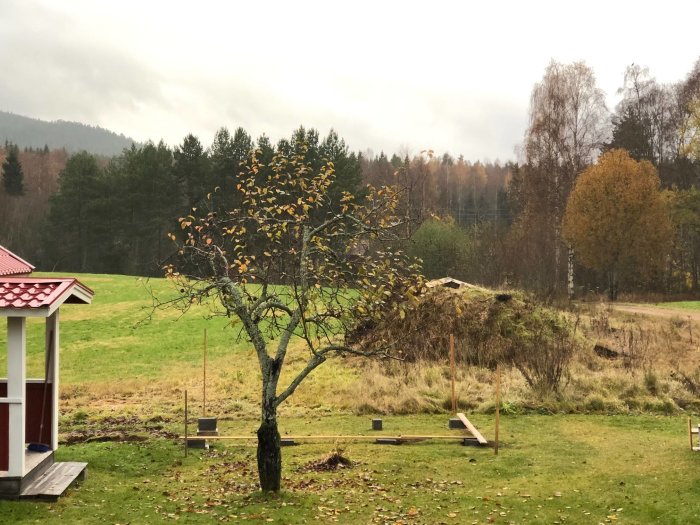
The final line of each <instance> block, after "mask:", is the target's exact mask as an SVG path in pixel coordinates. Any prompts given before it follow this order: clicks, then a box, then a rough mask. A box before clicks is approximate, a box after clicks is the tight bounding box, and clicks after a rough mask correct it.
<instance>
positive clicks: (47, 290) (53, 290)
mask: <svg viewBox="0 0 700 525" xmlns="http://www.w3.org/2000/svg"><path fill="white" fill-rule="evenodd" d="M93 295H94V292H93V291H92V290H91V289H90V288H88V287H87V286H85V285H84V284H82V283H81V282H79V281H78V280H77V279H73V278H52V277H0V309H21V310H34V309H40V308H46V309H51V308H52V307H58V306H60V305H62V304H63V303H83V304H86V303H90V301H91V300H92V296H93Z"/></svg>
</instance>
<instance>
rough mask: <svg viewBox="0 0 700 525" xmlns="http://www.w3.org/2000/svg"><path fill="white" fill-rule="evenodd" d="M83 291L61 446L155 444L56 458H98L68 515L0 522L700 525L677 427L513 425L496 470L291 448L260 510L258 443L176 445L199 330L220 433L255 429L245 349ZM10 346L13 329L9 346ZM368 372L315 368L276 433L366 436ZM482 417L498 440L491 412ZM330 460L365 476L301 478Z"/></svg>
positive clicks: (485, 455)
mask: <svg viewBox="0 0 700 525" xmlns="http://www.w3.org/2000/svg"><path fill="white" fill-rule="evenodd" d="M80 278H81V280H83V281H84V282H85V283H86V284H87V285H88V286H90V287H92V288H93V289H94V290H95V292H96V295H95V301H94V303H93V304H92V305H90V306H83V305H66V306H65V307H64V308H62V310H61V409H62V413H63V416H62V419H61V430H62V436H63V438H64V439H70V438H71V435H73V434H76V433H78V434H80V433H82V435H84V436H90V435H91V434H100V435H105V434H110V432H111V431H112V430H115V429H117V428H118V432H116V433H115V432H112V434H111V438H110V439H118V438H119V436H120V435H123V436H124V437H132V438H133V437H134V436H135V437H140V438H143V439H145V441H140V442H120V441H118V440H117V441H110V442H84V443H79V444H74V445H70V446H62V447H61V448H60V449H59V450H58V452H57V457H58V459H59V460H75V461H88V462H89V465H90V466H89V475H88V478H87V480H86V481H85V482H83V483H82V485H81V486H80V487H79V488H77V489H75V490H72V491H71V492H70V493H69V494H68V495H67V496H66V497H64V498H62V499H61V500H60V501H59V502H58V503H53V504H51V503H37V502H0V524H4V523H71V524H72V523H90V524H91V523H111V524H115V523H121V524H125V523H131V524H148V523H154V522H163V521H164V522H172V521H176V520H179V521H180V522H183V523H212V522H214V521H215V520H216V521H230V522H237V521H245V522H252V523H280V524H282V523H309V524H311V523H350V524H353V523H358V524H360V523H361V524H367V523H382V524H383V523H389V524H398V523H403V524H408V523H411V524H413V523H415V524H420V523H427V524H433V523H448V524H452V523H454V524H463V523H467V524H469V523H479V524H481V523H504V524H506V523H533V524H540V523H582V524H588V523H593V524H596V523H606V522H611V523H612V522H617V523H630V524H632V523H635V524H636V523H664V524H673V523H683V524H688V523H700V517H699V515H700V478H698V476H697V475H696V474H695V473H696V472H697V469H698V467H699V466H700V454H697V453H692V452H690V451H689V450H688V444H687V436H686V422H685V419H684V417H683V416H675V417H663V416H651V415H637V416H622V415H621V416H602V415H588V416H586V415H556V416H543V415H523V416H508V417H504V418H503V421H502V429H501V438H502V442H503V445H502V448H501V453H500V454H499V456H497V457H496V456H494V454H493V450H492V449H490V448H486V449H480V448H474V447H464V446H461V445H459V444H455V443H447V442H424V443H418V444H410V445H409V444H405V445H401V446H379V445H374V444H371V443H360V442H340V443H332V442H324V443H308V444H303V445H299V446H296V447H289V448H285V449H284V472H283V476H284V481H283V485H284V487H285V490H284V492H283V493H282V494H280V495H278V496H275V497H265V496H262V495H261V494H259V493H258V492H257V490H256V466H255V449H254V446H253V442H249V443H232V442H227V443H226V444H223V443H222V444H218V445H216V447H215V448H214V449H213V450H211V451H209V452H196V451H191V453H190V455H189V457H187V458H185V457H184V454H183V448H182V443H181V442H180V441H178V440H176V439H175V438H174V437H173V436H174V435H176V434H178V433H181V432H182V427H183V425H182V415H183V414H182V408H183V407H182V398H183V394H184V390H185V389H187V390H188V391H189V394H190V399H191V400H192V405H191V407H190V408H191V410H192V412H191V414H192V417H193V419H192V422H194V418H196V417H197V416H198V415H200V408H201V374H202V370H201V364H202V337H203V331H204V328H205V327H206V328H207V331H208V349H209V375H208V377H209V381H210V383H209V384H208V392H209V403H208V406H209V413H210V414H215V415H218V416H219V417H220V422H219V427H220V431H221V432H222V433H225V434H239V435H240V434H243V435H252V434H253V433H254V431H255V429H256V426H257V420H256V417H257V414H258V411H259V409H258V403H259V375H258V371H257V364H256V360H255V356H254V354H253V353H252V351H251V348H250V346H249V344H248V343H247V342H246V341H245V340H242V341H238V340H236V338H235V337H234V333H235V330H233V329H231V327H229V326H228V324H229V321H228V320H227V319H225V318H221V317H214V318H211V317H210V316H209V314H210V312H209V311H208V310H207V309H206V308H203V307H201V308H198V309H196V310H195V311H194V312H191V313H189V314H188V315H186V316H184V317H182V318H179V316H178V314H177V313H176V312H174V311H168V312H158V313H156V315H155V316H154V320H153V321H152V322H150V323H142V322H141V321H143V320H145V319H146V317H147V316H148V314H149V309H148V305H149V304H150V302H149V294H148V293H147V291H146V288H145V287H144V285H148V286H152V287H153V288H154V289H155V291H156V292H157V293H158V294H159V295H161V296H163V297H165V296H167V294H168V293H169V288H168V285H167V283H165V282H164V281H162V280H151V281H149V282H147V283H144V281H142V280H138V279H136V278H133V277H122V276H104V275H83V276H80ZM42 330H43V326H42V324H41V322H38V321H33V322H31V323H30V329H29V336H28V362H29V375H30V376H36V377H41V376H43V364H42V355H43V354H42V352H43V333H42ZM5 344H6V333H5V325H4V324H2V325H0V348H4V347H5ZM0 355H4V352H3V353H0ZM304 357H305V354H304V350H303V348H300V347H294V348H292V349H291V350H290V355H289V358H290V362H289V364H290V367H291V369H292V370H294V369H298V368H299V367H301V366H302V365H303V359H304ZM4 368H5V362H4V359H0V370H1V371H4ZM358 375H359V372H358V370H357V367H355V366H354V365H352V363H350V364H347V363H346V362H345V361H341V362H340V364H338V363H336V364H333V363H329V364H327V365H324V366H323V367H321V368H320V369H319V370H317V371H316V372H315V373H314V375H312V376H311V377H310V378H309V380H308V381H306V382H305V383H304V384H302V386H301V387H300V388H299V390H298V391H297V393H295V395H294V396H293V397H292V398H291V399H289V400H288V401H287V402H286V403H285V404H284V406H283V408H282V410H281V431H282V432H283V433H289V434H305V435H310V434H368V433H370V432H371V431H370V430H369V426H370V421H369V417H358V416H355V415H352V410H351V407H352V404H353V400H352V399H347V397H348V396H347V392H348V390H347V387H348V385H351V384H352V383H353V382H354V381H356V379H357V377H358ZM285 377H286V379H289V373H288V374H287V376H285ZM386 395H395V393H392V392H387V393H386ZM447 418H448V414H437V415H410V416H403V417H400V416H385V417H384V428H385V430H384V431H383V434H386V435H393V434H445V433H448V432H450V431H448V430H447V429H446V423H447ZM470 419H471V420H472V421H473V422H474V423H475V424H476V425H477V427H479V428H480V430H481V431H482V433H483V434H484V435H485V436H486V437H487V439H492V438H493V435H494V431H493V423H494V422H493V416H492V415H488V414H475V415H473V416H472V415H470ZM156 430H157V431H156ZM451 432H455V431H451ZM120 433H121V434H120ZM115 436H116V437H115ZM336 446H337V447H341V448H343V449H344V454H345V455H346V456H347V457H349V458H350V459H351V460H353V461H355V462H356V465H355V466H354V467H353V468H349V469H342V470H340V471H337V472H316V471H313V470H309V469H306V468H305V465H307V464H308V463H309V462H312V461H315V460H318V459H319V458H321V457H322V456H323V455H324V454H326V453H328V452H330V451H331V450H332V449H333V448H334V447H336Z"/></svg>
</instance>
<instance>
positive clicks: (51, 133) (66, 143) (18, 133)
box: [0, 111, 134, 156]
mask: <svg viewBox="0 0 700 525" xmlns="http://www.w3.org/2000/svg"><path fill="white" fill-rule="evenodd" d="M5 141H9V142H12V143H14V144H17V145H18V146H19V147H20V148H35V149H38V148H43V147H44V146H48V147H49V149H52V150H54V149H65V150H66V151H68V152H69V153H74V152H78V151H83V150H85V151H87V152H89V153H93V154H95V155H106V156H112V155H118V154H119V153H121V152H122V150H123V149H124V148H129V147H131V145H132V144H133V143H134V140H133V139H131V138H129V137H125V136H124V135H117V134H116V133H114V132H112V131H109V130H106V129H103V128H100V127H96V126H87V125H85V124H80V123H79V122H67V121H64V120H56V121H54V122H48V121H45V120H39V119H35V118H30V117H23V116H21V115H15V114H14V113H9V112H6V111H0V142H1V143H5Z"/></svg>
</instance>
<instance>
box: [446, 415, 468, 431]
mask: <svg viewBox="0 0 700 525" xmlns="http://www.w3.org/2000/svg"><path fill="white" fill-rule="evenodd" d="M447 426H448V428H450V429H455V428H467V427H465V426H464V423H462V420H461V419H459V418H458V417H451V418H450V422H449V424H448V425H447Z"/></svg>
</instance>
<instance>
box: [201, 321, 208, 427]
mask: <svg viewBox="0 0 700 525" xmlns="http://www.w3.org/2000/svg"><path fill="white" fill-rule="evenodd" d="M203 368H204V382H203V388H202V417H207V329H206V328H205V329H204V366H203Z"/></svg>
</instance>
